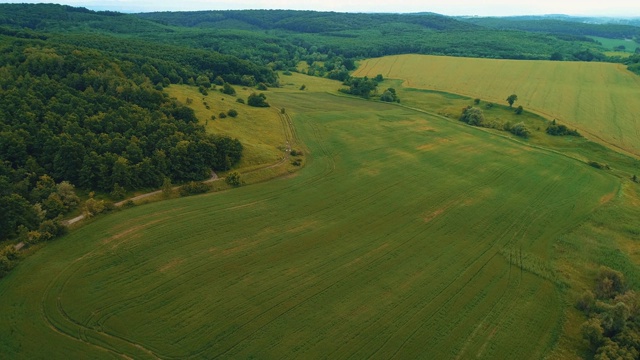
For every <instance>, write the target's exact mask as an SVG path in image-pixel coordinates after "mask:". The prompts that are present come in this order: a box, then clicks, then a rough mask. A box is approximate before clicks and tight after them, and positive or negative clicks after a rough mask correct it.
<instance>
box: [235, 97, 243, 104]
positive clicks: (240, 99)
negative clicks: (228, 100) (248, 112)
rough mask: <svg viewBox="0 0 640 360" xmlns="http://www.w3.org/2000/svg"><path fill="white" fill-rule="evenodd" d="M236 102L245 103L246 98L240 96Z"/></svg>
mask: <svg viewBox="0 0 640 360" xmlns="http://www.w3.org/2000/svg"><path fill="white" fill-rule="evenodd" d="M236 102H237V103H239V104H244V99H243V98H238V99H236Z"/></svg>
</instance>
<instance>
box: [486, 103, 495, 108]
mask: <svg viewBox="0 0 640 360" xmlns="http://www.w3.org/2000/svg"><path fill="white" fill-rule="evenodd" d="M493 105H494V104H493V103H487V104H486V105H485V107H486V108H487V109H491V108H492V107H493Z"/></svg>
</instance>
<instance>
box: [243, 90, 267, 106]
mask: <svg viewBox="0 0 640 360" xmlns="http://www.w3.org/2000/svg"><path fill="white" fill-rule="evenodd" d="M266 99H267V97H266V96H265V94H263V93H260V94H256V93H252V94H251V95H249V98H248V99H247V105H249V106H255V107H269V103H268V102H266V101H265V100H266Z"/></svg>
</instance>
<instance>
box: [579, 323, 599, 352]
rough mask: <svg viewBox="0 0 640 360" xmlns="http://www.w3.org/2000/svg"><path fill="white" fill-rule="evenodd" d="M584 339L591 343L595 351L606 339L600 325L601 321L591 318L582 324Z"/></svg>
mask: <svg viewBox="0 0 640 360" xmlns="http://www.w3.org/2000/svg"><path fill="white" fill-rule="evenodd" d="M581 331H582V337H583V338H584V339H585V340H587V342H589V345H591V347H592V348H593V349H594V350H595V349H597V348H598V347H599V346H600V344H602V340H603V339H604V335H603V334H604V330H603V329H602V326H601V325H600V320H598V319H597V318H591V319H589V320H587V321H586V322H584V323H583V324H582V328H581Z"/></svg>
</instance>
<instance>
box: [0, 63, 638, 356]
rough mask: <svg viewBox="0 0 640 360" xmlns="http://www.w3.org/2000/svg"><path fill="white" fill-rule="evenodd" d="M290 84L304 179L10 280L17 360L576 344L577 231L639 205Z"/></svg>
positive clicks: (474, 132)
mask: <svg viewBox="0 0 640 360" xmlns="http://www.w3.org/2000/svg"><path fill="white" fill-rule="evenodd" d="M418 81H424V80H418V78H416V80H415V82H416V83H417V82H418ZM283 82H284V83H285V84H284V86H283V88H281V89H275V90H272V91H269V92H268V93H267V96H268V98H269V101H270V102H271V103H272V105H274V106H276V107H285V108H286V109H287V113H288V114H290V115H291V117H292V120H293V123H294V126H295V128H296V131H297V134H298V136H299V138H300V139H301V141H302V142H303V143H304V144H305V146H306V147H307V148H308V150H307V153H306V154H305V158H306V161H307V164H306V166H305V168H304V169H303V170H302V171H299V172H297V173H294V174H292V175H291V176H288V177H284V178H280V179H276V180H272V181H269V182H263V183H259V184H255V185H251V186H244V187H240V188H238V189H234V190H232V191H226V192H219V193H211V194H207V195H203V196H198V197H190V198H181V199H174V200H169V201H163V202H158V203H153V204H148V205H144V206H138V207H133V208H130V209H126V210H123V211H121V212H117V213H114V214H111V215H108V216H104V217H101V218H97V219H96V220H95V221H92V222H91V223H89V224H86V225H85V226H83V227H81V228H79V229H76V230H74V231H72V232H71V233H70V234H69V235H67V236H65V237H64V238H61V239H59V240H57V241H56V242H53V243H51V244H48V245H47V246H46V247H44V248H43V249H41V250H40V251H38V252H37V253H35V254H34V255H32V256H30V257H29V258H28V259H26V260H25V261H24V262H23V263H21V264H20V266H19V267H18V268H16V269H15V270H14V271H13V272H12V273H10V274H9V275H8V276H7V277H6V278H4V279H1V280H0V307H1V308H2V309H4V311H3V312H2V313H1V314H0V324H2V325H3V326H2V327H0V353H2V354H9V356H11V355H19V356H20V357H23V358H39V357H42V356H43V354H47V357H48V358H70V357H76V358H77V357H85V358H114V357H118V356H120V355H126V356H129V357H133V358H156V357H160V358H188V357H193V358H214V357H222V358H251V357H257V358H319V357H331V358H348V357H355V358H365V357H374V358H391V357H396V358H416V357H422V358H472V357H480V358H541V357H543V356H544V355H546V354H548V353H549V352H550V351H551V350H552V349H553V348H554V346H555V345H556V343H557V341H558V339H560V338H563V336H564V334H565V332H566V331H567V330H566V328H565V327H566V307H567V296H566V290H565V289H566V288H567V286H568V284H567V281H569V280H571V279H572V274H573V272H571V268H570V265H568V264H567V263H566V262H567V259H566V258H560V257H559V256H558V255H557V254H556V253H555V252H554V250H555V249H556V248H557V246H558V243H557V239H558V238H559V237H561V236H564V235H565V234H566V233H567V231H568V229H574V232H572V233H571V234H569V235H566V238H565V241H564V242H563V246H565V247H569V246H570V245H571V244H573V242H572V238H573V237H574V236H578V235H579V234H580V231H586V230H583V227H582V225H581V224H583V223H585V222H586V223H587V224H590V221H592V220H593V215H592V214H594V213H598V212H599V211H604V210H607V206H610V204H611V203H613V204H616V206H617V205H618V204H619V202H621V201H623V200H624V199H623V198H622V196H621V195H620V194H635V193H634V192H633V191H631V190H623V189H622V188H621V185H620V180H619V179H618V178H616V177H614V176H612V175H611V174H610V173H607V172H605V171H598V170H596V169H594V168H592V167H589V166H588V165H586V164H585V163H584V162H581V161H576V160H575V159H573V158H570V157H565V156H560V155H558V154H557V153H555V152H552V151H546V150H543V149H538V148H534V147H529V146H526V145H523V144H521V143H520V142H515V141H513V140H511V139H508V138H506V137H499V136H496V135H495V134H492V133H490V132H486V131H482V130H478V129H475V128H471V127H468V126H466V125H463V124H461V123H458V122H456V121H451V120H449V119H446V118H444V117H441V116H438V115H434V114H431V113H426V112H423V111H418V110H412V109H409V108H404V107H400V106H396V105H389V104H383V103H374V102H366V101H361V100H358V99H352V98H346V97H341V96H335V95H333V94H330V93H327V90H328V89H335V88H337V86H339V84H338V83H337V82H330V81H326V80H321V79H313V78H307V77H304V76H301V75H297V74H296V75H294V76H292V77H290V78H289V77H283ZM302 83H304V84H306V85H307V89H308V90H306V91H300V90H298V89H299V87H300V85H301V84H302ZM487 89H491V87H487ZM516 90H517V89H516ZM170 91H178V92H179V91H183V93H178V94H174V96H176V97H178V98H180V96H183V95H184V94H185V93H184V91H187V90H184V89H182V88H178V89H174V90H170ZM463 93H466V92H463ZM520 93H521V94H523V95H525V93H524V92H519V94H520ZM181 94H182V95H181ZM523 95H520V96H522V98H523V99H524V98H526V95H525V96H523ZM415 96H416V97H417V96H418V95H415ZM496 96H499V97H500V98H501V97H502V95H496ZM487 98H488V96H487ZM227 101H229V100H225V102H227ZM211 104H215V103H214V102H213V101H212V102H211ZM234 105H235V104H234ZM198 106H200V105H198ZM196 110H197V109H196ZM199 111H204V110H203V109H200V110H199ZM245 115H246V116H249V114H245ZM239 118H240V117H239ZM200 120H201V121H206V119H202V118H201V119H200ZM216 121H218V120H216ZM255 121H259V117H256V118H255ZM218 125H220V124H218ZM274 139H275V138H274ZM274 141H275V140H274ZM630 196H631V195H630ZM634 196H635V195H634ZM593 226H595V227H597V228H598V229H601V230H602V229H603V228H604V225H602V224H596V225H593ZM616 231H617V230H616V229H614V230H611V233H613V234H615V233H616ZM577 234H578V235H577ZM579 238H582V237H579ZM614 238H615V239H618V238H617V237H614ZM618 240H619V241H620V246H621V247H622V246H630V245H629V244H628V242H625V238H624V237H622V238H619V239H618ZM595 241H596V240H594V242H595ZM594 246H599V245H594ZM607 246H610V245H607ZM583 251H586V250H583ZM573 253H574V256H578V259H576V261H587V260H588V259H589V258H588V255H587V254H584V255H583V256H582V257H580V256H579V255H580V252H573ZM574 263H575V261H574ZM581 270H582V271H583V270H584V269H581ZM573 271H575V269H574V270H573ZM514 334H527V336H514ZM34 339H37V341H34Z"/></svg>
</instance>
